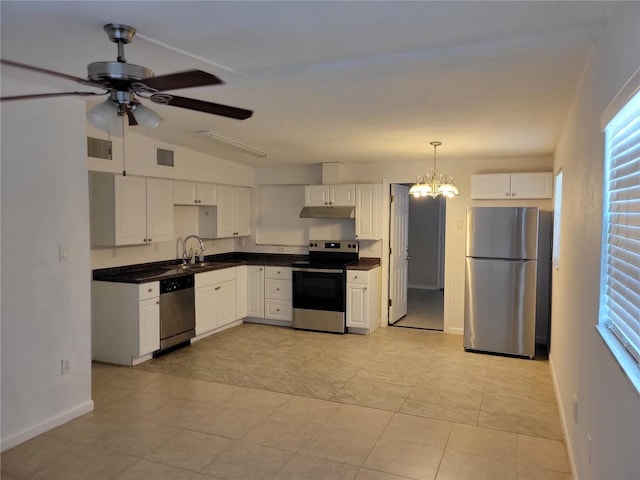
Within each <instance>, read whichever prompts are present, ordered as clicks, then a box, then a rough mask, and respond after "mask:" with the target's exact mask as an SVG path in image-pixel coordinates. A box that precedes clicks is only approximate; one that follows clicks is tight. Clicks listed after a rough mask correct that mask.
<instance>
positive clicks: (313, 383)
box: [270, 377, 343, 400]
mask: <svg viewBox="0 0 640 480" xmlns="http://www.w3.org/2000/svg"><path fill="white" fill-rule="evenodd" d="M342 385H343V384H341V383H340V384H335V383H330V382H323V381H322V380H319V379H318V380H311V379H309V378H302V379H300V378H299V377H286V378H283V379H282V380H280V381H279V382H278V383H276V384H275V385H273V386H272V387H271V388H270V390H273V391H274V392H280V393H286V394H289V395H301V396H303V397H310V398H317V399H319V400H329V399H330V398H331V397H333V396H334V395H335V394H336V392H337V391H338V390H340V389H341V388H342Z"/></svg>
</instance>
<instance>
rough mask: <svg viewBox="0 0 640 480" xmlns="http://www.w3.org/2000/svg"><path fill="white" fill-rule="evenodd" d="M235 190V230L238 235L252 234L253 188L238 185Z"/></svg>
mask: <svg viewBox="0 0 640 480" xmlns="http://www.w3.org/2000/svg"><path fill="white" fill-rule="evenodd" d="M234 190H235V191H234V196H233V200H234V203H233V207H234V212H233V220H234V229H233V231H234V233H235V235H237V236H247V235H251V189H249V188H242V187H238V188H236V189H234Z"/></svg>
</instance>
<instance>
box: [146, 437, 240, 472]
mask: <svg viewBox="0 0 640 480" xmlns="http://www.w3.org/2000/svg"><path fill="white" fill-rule="evenodd" d="M234 443H235V440H231V439H229V438H225V437H219V436H216V435H208V434H206V433H200V432H193V431H189V430H182V431H181V432H179V433H178V434H176V435H175V436H174V437H172V438H170V439H169V440H168V441H166V442H165V443H163V444H162V445H160V446H159V447H157V448H156V449H155V450H153V451H151V452H149V453H148V454H147V455H145V456H144V458H145V459H147V460H151V461H153V462H157V463H163V464H165V465H172V466H174V467H179V468H184V469H185V470H193V471H195V472H199V471H200V470H202V469H203V468H204V467H205V466H207V465H208V464H209V463H211V462H212V461H213V459H215V458H216V457H217V456H218V455H220V454H221V453H222V452H224V451H225V450H226V449H227V448H229V447H230V446H231V445H233V444H234Z"/></svg>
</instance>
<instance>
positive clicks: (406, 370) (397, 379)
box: [351, 360, 424, 387]
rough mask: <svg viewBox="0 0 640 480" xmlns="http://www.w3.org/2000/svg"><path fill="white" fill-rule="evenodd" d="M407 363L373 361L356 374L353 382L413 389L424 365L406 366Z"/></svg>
mask: <svg viewBox="0 0 640 480" xmlns="http://www.w3.org/2000/svg"><path fill="white" fill-rule="evenodd" d="M403 363H406V362H402V363H401V362H398V363H390V362H385V361H382V360H371V361H369V362H367V364H366V365H365V366H364V367H362V369H361V370H360V371H359V372H358V373H356V374H355V375H354V376H353V378H352V379H351V381H354V380H359V381H363V382H386V383H392V384H396V385H406V386H409V387H412V386H414V385H415V384H416V382H417V381H418V378H419V377H420V374H421V373H422V371H423V370H424V366H422V365H418V366H416V365H405V364H403Z"/></svg>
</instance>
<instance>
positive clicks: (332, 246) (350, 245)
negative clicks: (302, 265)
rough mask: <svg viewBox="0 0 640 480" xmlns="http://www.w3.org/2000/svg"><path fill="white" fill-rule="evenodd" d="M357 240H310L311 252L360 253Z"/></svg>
mask: <svg viewBox="0 0 640 480" xmlns="http://www.w3.org/2000/svg"><path fill="white" fill-rule="evenodd" d="M358 249H359V245H358V242H357V241H356V240H310V241H309V252H347V253H358Z"/></svg>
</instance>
